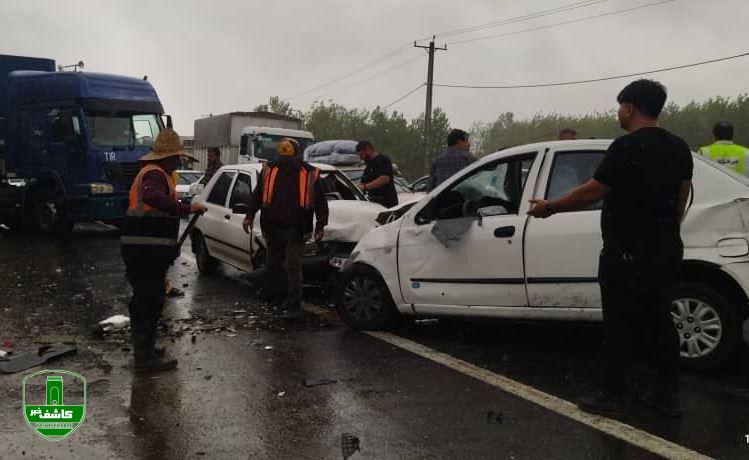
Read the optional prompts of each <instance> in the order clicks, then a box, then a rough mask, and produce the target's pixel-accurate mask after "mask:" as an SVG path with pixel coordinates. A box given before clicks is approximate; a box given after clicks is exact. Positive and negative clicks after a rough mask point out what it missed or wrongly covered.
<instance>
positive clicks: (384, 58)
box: [285, 0, 611, 101]
mask: <svg viewBox="0 0 749 460" xmlns="http://www.w3.org/2000/svg"><path fill="white" fill-rule="evenodd" d="M608 1H611V0H585V1H579V2H575V3H570V4H566V5H561V6H559V7H556V8H552V9H549V10H543V11H538V12H535V13H529V14H526V15H523V16H516V17H513V18H508V19H504V20H501V21H495V22H492V23H487V24H480V25H477V26H470V27H465V28H463V29H456V30H452V31H447V32H442V33H441V34H437V36H453V35H458V34H460V33H467V32H470V31H474V30H481V29H485V28H491V27H499V26H502V25H506V24H512V23H515V22H521V21H527V20H530V19H535V18H538V17H543V16H548V15H550V14H557V13H561V12H565V11H571V10H574V9H577V8H582V7H587V6H592V5H595V4H598V3H604V2H608ZM427 38H430V37H427ZM425 39H426V38H422V39H419V40H417V41H422V40H425ZM406 49H408V45H404V46H401V47H399V48H396V49H394V50H392V51H390V52H388V53H386V54H384V55H382V56H380V57H379V58H377V59H375V60H373V61H371V62H369V63H366V64H364V65H361V66H359V67H357V68H356V69H354V70H352V71H350V72H348V73H346V74H344V75H341V76H339V77H336V78H333V79H331V80H328V81H326V82H324V83H321V84H320V85H317V86H315V87H313V88H310V89H308V90H305V91H301V92H299V93H296V94H293V95H292V96H289V97H286V98H285V100H287V101H290V100H293V99H297V98H299V97H302V96H305V95H307V94H310V93H314V92H316V91H318V90H320V89H323V88H326V87H328V86H331V85H333V84H335V83H338V82H340V81H342V80H346V79H347V78H349V77H352V76H354V75H356V74H357V73H359V72H361V71H362V70H366V69H368V68H371V67H374V66H376V65H378V64H380V63H382V62H384V61H387V60H389V59H392V58H394V57H396V56H398V55H400V54H402V53H403V52H404V51H405V50H406ZM322 97H327V96H322Z"/></svg>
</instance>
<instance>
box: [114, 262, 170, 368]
mask: <svg viewBox="0 0 749 460" xmlns="http://www.w3.org/2000/svg"><path fill="white" fill-rule="evenodd" d="M123 259H124V260H125V274H126V276H127V280H128V281H129V282H130V286H132V288H133V297H132V298H131V299H130V305H129V310H130V332H131V341H132V345H133V354H134V356H135V361H136V362H143V361H147V360H149V359H151V358H152V357H153V356H154V348H155V346H156V332H157V328H158V324H159V318H160V317H161V311H162V310H163V309H164V296H165V293H164V283H165V282H166V272H167V270H168V269H169V266H170V265H171V264H172V261H173V259H172V258H171V257H169V258H159V257H147V256H145V255H131V254H127V253H126V252H125V251H123Z"/></svg>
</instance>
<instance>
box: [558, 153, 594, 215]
mask: <svg viewBox="0 0 749 460" xmlns="http://www.w3.org/2000/svg"><path fill="white" fill-rule="evenodd" d="M604 154H605V152H603V151H585V152H558V153H557V154H556V155H554V162H553V163H552V165H551V174H550V175H549V185H548V186H547V189H546V199H547V200H556V199H558V198H561V197H563V196H564V195H566V194H567V193H569V192H570V191H571V190H573V189H574V188H576V187H577V186H579V185H582V184H584V183H586V182H588V181H589V180H590V179H591V178H592V177H593V175H594V174H595V172H596V169H598V166H599V165H600V164H601V162H602V161H603V157H604ZM588 209H601V203H600V202H598V203H596V204H594V205H592V206H591V207H589V208H588Z"/></svg>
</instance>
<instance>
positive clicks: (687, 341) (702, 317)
mask: <svg viewBox="0 0 749 460" xmlns="http://www.w3.org/2000/svg"><path fill="white" fill-rule="evenodd" d="M671 317H672V319H673V321H674V325H675V326H676V332H677V333H678V334H679V354H680V355H681V357H682V358H688V359H695V358H702V357H704V356H706V355H708V354H710V353H712V352H713V351H715V349H716V348H717V347H718V345H719V344H720V341H721V339H722V338H723V322H722V321H721V319H720V316H719V315H718V312H717V311H716V310H715V308H713V307H712V306H710V304H708V303H707V302H704V301H702V300H699V299H694V298H682V299H675V300H673V301H672V302H671Z"/></svg>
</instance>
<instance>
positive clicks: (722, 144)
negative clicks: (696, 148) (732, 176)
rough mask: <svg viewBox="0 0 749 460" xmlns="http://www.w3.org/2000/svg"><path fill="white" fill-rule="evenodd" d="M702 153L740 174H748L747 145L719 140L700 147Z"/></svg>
mask: <svg viewBox="0 0 749 460" xmlns="http://www.w3.org/2000/svg"><path fill="white" fill-rule="evenodd" d="M700 155H702V156H703V157H705V158H707V159H709V160H712V161H715V162H716V163H719V164H721V165H723V166H725V167H727V168H731V169H733V170H734V171H736V172H737V173H739V174H747V170H746V156H747V155H749V151H748V150H747V148H746V147H742V146H741V145H738V144H734V143H733V142H731V141H718V142H715V143H713V144H710V145H708V146H705V147H702V148H700Z"/></svg>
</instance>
